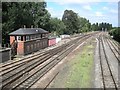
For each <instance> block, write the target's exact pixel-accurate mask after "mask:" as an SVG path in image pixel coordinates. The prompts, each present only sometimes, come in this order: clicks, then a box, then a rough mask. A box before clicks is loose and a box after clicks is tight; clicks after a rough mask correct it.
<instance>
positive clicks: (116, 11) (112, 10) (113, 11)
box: [110, 9, 118, 14]
mask: <svg viewBox="0 0 120 90" xmlns="http://www.w3.org/2000/svg"><path fill="white" fill-rule="evenodd" d="M110 12H111V13H115V14H117V13H118V10H114V9H111V10H110Z"/></svg>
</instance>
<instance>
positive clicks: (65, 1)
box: [46, 0, 119, 4]
mask: <svg viewBox="0 0 120 90" xmlns="http://www.w3.org/2000/svg"><path fill="white" fill-rule="evenodd" d="M46 1H47V2H57V3H59V4H79V3H89V2H119V0H46Z"/></svg>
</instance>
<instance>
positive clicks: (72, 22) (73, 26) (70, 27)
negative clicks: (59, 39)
mask: <svg viewBox="0 0 120 90" xmlns="http://www.w3.org/2000/svg"><path fill="white" fill-rule="evenodd" d="M62 21H63V23H64V24H65V26H66V31H65V32H64V33H65V34H73V33H77V32H78V30H79V26H78V24H79V21H78V15H77V13H75V12H74V11H72V10H65V11H64V14H63V17H62Z"/></svg>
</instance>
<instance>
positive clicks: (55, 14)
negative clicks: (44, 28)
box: [46, 7, 64, 19]
mask: <svg viewBox="0 0 120 90" xmlns="http://www.w3.org/2000/svg"><path fill="white" fill-rule="evenodd" d="M46 9H47V10H48V12H49V13H50V14H51V16H52V17H57V18H59V19H61V18H62V15H63V13H64V10H62V11H59V10H58V11H56V10H54V8H51V7H49V8H46Z"/></svg>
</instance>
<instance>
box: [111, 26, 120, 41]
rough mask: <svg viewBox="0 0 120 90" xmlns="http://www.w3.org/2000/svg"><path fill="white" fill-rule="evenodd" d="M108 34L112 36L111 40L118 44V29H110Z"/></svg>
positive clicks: (119, 37)
mask: <svg viewBox="0 0 120 90" xmlns="http://www.w3.org/2000/svg"><path fill="white" fill-rule="evenodd" d="M109 34H110V35H111V36H113V38H114V39H115V40H117V41H118V42H120V27H118V28H113V29H111V30H110V31H109Z"/></svg>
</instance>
